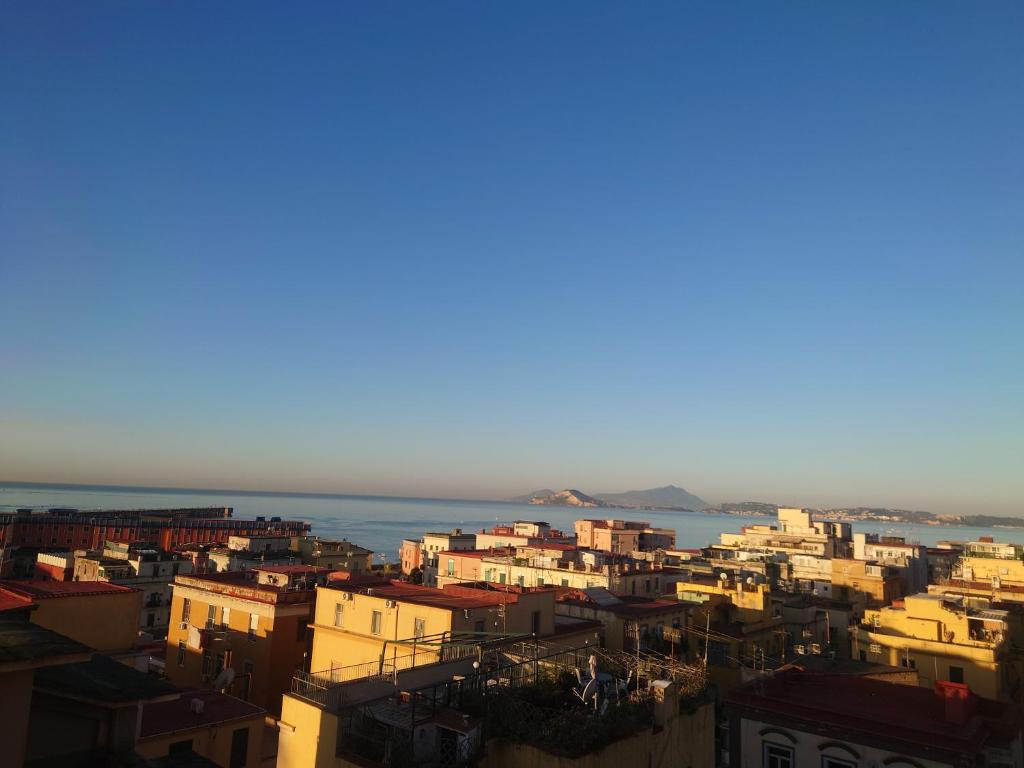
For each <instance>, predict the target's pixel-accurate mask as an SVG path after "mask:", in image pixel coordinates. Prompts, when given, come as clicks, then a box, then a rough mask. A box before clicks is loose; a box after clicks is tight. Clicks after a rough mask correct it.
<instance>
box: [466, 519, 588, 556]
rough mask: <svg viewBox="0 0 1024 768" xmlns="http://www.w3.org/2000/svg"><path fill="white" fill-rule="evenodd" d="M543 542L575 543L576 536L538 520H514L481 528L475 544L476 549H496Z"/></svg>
mask: <svg viewBox="0 0 1024 768" xmlns="http://www.w3.org/2000/svg"><path fill="white" fill-rule="evenodd" d="M544 542H552V543H558V544H575V543H576V537H575V536H568V535H566V534H564V533H563V532H562V531H559V530H557V529H555V528H552V527H551V526H550V525H549V524H548V523H545V522H542V521H539V520H516V521H515V522H514V523H512V525H496V526H494V527H493V528H489V529H487V528H482V529H481V530H480V531H479V533H477V534H476V545H475V546H476V548H477V549H492V548H494V549H497V548H502V547H513V546H526V545H529V544H541V543H544Z"/></svg>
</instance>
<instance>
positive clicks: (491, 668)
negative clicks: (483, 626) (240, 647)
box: [277, 641, 715, 768]
mask: <svg viewBox="0 0 1024 768" xmlns="http://www.w3.org/2000/svg"><path fill="white" fill-rule="evenodd" d="M496 642H498V643H500V642H501V641H496ZM453 650H454V648H453ZM463 650H467V651H468V652H467V653H466V654H464V655H461V656H458V657H455V658H452V659H451V660H448V661H443V662H438V663H435V664H429V665H425V666H420V667H416V668H414V669H408V670H405V671H404V672H397V673H396V674H395V676H394V677H393V678H392V677H388V678H387V679H379V678H374V679H361V680H349V681H347V682H341V683H336V684H333V685H332V684H329V683H328V684H326V685H324V684H316V683H317V681H315V680H312V679H310V680H300V681H298V683H299V684H298V685H297V686H296V687H295V688H293V692H292V693H290V694H287V695H285V697H284V706H283V709H282V715H281V720H280V740H279V751H278V762H277V768H348V767H349V766H359V768H372V767H373V766H382V768H383V767H395V768H396V767H397V766H406V765H415V764H424V765H463V764H464V765H481V766H522V767H523V768H548V767H550V768H559V767H561V768H567V767H568V766H580V767H584V768H605V767H606V766H607V767H608V768H613V767H614V766H622V765H633V764H639V763H642V764H643V765H648V766H656V767H657V768H662V766H664V768H668V767H669V766H679V765H685V766H690V768H711V766H713V765H714V743H715V739H714V712H713V709H714V708H713V704H712V703H711V702H710V701H709V700H708V699H707V698H706V697H705V696H704V695H703V675H702V674H701V671H700V670H699V669H692V668H691V669H689V670H688V671H686V670H684V668H683V667H681V666H680V668H679V675H680V679H678V680H670V679H664V680H662V679H652V678H651V677H650V674H651V673H650V669H649V668H648V667H644V668H643V671H642V672H641V677H640V679H638V680H637V681H636V683H635V684H631V686H630V688H631V689H632V690H625V689H623V688H617V687H615V686H613V684H612V682H613V681H614V680H616V679H618V680H619V681H623V680H625V679H626V678H627V673H626V669H627V667H628V668H630V669H632V668H633V666H630V665H632V664H633V661H632V659H633V657H632V656H631V655H630V654H621V653H620V654H615V653H611V652H608V651H603V650H601V649H599V648H596V647H595V646H593V645H588V644H581V645H576V646H571V647H561V648H557V649H550V648H544V647H543V646H539V647H534V646H533V644H532V643H526V644H525V645H522V646H520V645H519V644H517V643H514V642H508V643H506V644H503V645H502V644H491V645H489V646H486V647H485V646H481V647H479V648H477V649H476V650H475V651H474V650H473V649H469V648H467V647H466V646H463ZM598 657H600V661H597V659H598ZM622 659H626V660H627V663H626V664H623V663H621V661H622ZM591 663H594V664H595V665H596V671H597V672H598V674H599V677H598V678H595V679H600V678H601V677H603V679H605V680H607V681H608V685H607V686H606V687H604V688H602V691H603V692H602V693H601V694H599V695H600V696H601V697H602V698H603V699H604V703H603V704H602V702H601V701H599V700H596V699H590V698H586V697H581V696H579V695H576V696H573V695H572V694H571V693H570V691H569V690H568V689H566V690H565V693H566V694H568V696H567V697H564V698H563V697H562V696H556V697H552V696H551V693H552V690H553V689H554V688H558V687H560V686H570V687H571V686H573V685H575V683H574V682H573V680H574V677H575V675H577V674H580V675H589V672H588V671H587V670H588V669H589V668H590V667H589V666H588V665H589V664H591ZM630 677H632V676H631V675H630ZM538 684H539V685H538ZM590 690H591V691H593V690H594V687H593V686H592V688H591V689H590ZM616 690H618V691H620V692H619V693H616V692H615V691H616ZM595 695H596V694H595ZM584 698H586V700H584ZM595 705H596V706H595ZM617 709H618V710H619V711H621V712H622V716H620V717H617V718H612V717H611V713H612V712H614V711H615V710H617ZM596 712H604V713H606V714H607V715H608V716H609V727H608V728H600V727H594V726H593V724H594V722H595V718H599V717H602V716H604V715H601V714H596ZM624 722H628V723H632V725H630V726H627V727H622V724H623V723H624ZM615 724H618V726H619V727H618V728H616V727H615Z"/></svg>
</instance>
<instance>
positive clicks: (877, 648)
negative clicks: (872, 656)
mask: <svg viewBox="0 0 1024 768" xmlns="http://www.w3.org/2000/svg"><path fill="white" fill-rule="evenodd" d="M868 650H869V651H871V652H872V653H881V652H882V646H880V645H879V644H878V643H872V644H871V645H869V646H868Z"/></svg>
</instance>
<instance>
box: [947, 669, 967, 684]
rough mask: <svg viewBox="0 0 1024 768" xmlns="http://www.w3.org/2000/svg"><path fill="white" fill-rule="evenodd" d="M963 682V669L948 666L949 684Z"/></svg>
mask: <svg viewBox="0 0 1024 768" xmlns="http://www.w3.org/2000/svg"><path fill="white" fill-rule="evenodd" d="M963 681H964V668H963V667H954V666H952V665H950V667H949V682H951V683H962V682H963Z"/></svg>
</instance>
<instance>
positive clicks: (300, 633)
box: [295, 621, 309, 643]
mask: <svg viewBox="0 0 1024 768" xmlns="http://www.w3.org/2000/svg"><path fill="white" fill-rule="evenodd" d="M295 630H296V631H295V639H296V640H298V641H299V642H300V643H301V642H302V641H303V640H305V639H306V632H307V631H308V630H309V625H308V624H307V623H306V622H304V621H299V623H298V624H296V625H295Z"/></svg>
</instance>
